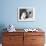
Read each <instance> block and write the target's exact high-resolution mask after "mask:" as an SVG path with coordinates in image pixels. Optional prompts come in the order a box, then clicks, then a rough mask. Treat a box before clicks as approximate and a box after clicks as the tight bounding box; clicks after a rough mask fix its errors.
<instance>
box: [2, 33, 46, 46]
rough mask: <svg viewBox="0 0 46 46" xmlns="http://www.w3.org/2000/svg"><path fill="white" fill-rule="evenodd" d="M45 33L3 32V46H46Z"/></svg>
mask: <svg viewBox="0 0 46 46" xmlns="http://www.w3.org/2000/svg"><path fill="white" fill-rule="evenodd" d="M44 34H45V33H44V32H3V42H2V45H3V46H44V41H45V40H44V39H45V37H44V36H45V35H44Z"/></svg>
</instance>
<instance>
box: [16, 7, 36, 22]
mask: <svg viewBox="0 0 46 46" xmlns="http://www.w3.org/2000/svg"><path fill="white" fill-rule="evenodd" d="M17 19H18V21H35V8H32V7H19V8H18V18H17Z"/></svg>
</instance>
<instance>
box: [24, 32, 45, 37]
mask: <svg viewBox="0 0 46 46" xmlns="http://www.w3.org/2000/svg"><path fill="white" fill-rule="evenodd" d="M31 35H32V36H44V35H45V33H44V32H24V36H31Z"/></svg>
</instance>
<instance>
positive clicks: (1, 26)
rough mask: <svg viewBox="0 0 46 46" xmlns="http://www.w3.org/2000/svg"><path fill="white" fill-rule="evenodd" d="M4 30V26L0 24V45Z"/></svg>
mask: <svg viewBox="0 0 46 46" xmlns="http://www.w3.org/2000/svg"><path fill="white" fill-rule="evenodd" d="M4 28H6V26H5V25H4V24H0V43H2V36H3V34H2V33H3V32H5V31H6V30H4Z"/></svg>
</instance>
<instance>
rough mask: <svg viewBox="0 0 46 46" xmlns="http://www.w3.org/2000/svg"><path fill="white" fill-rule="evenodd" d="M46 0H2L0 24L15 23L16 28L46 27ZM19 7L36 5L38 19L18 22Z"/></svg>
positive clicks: (0, 2) (0, 4) (0, 0)
mask: <svg viewBox="0 0 46 46" xmlns="http://www.w3.org/2000/svg"><path fill="white" fill-rule="evenodd" d="M45 4H46V0H0V25H3V27H4V26H7V25H9V24H13V25H14V26H15V27H16V28H22V29H23V28H29V27H30V28H31V27H39V25H40V27H43V28H46V5H45ZM18 7H34V8H35V10H36V11H35V12H36V20H35V21H34V22H18V21H17V8H18Z"/></svg>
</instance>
